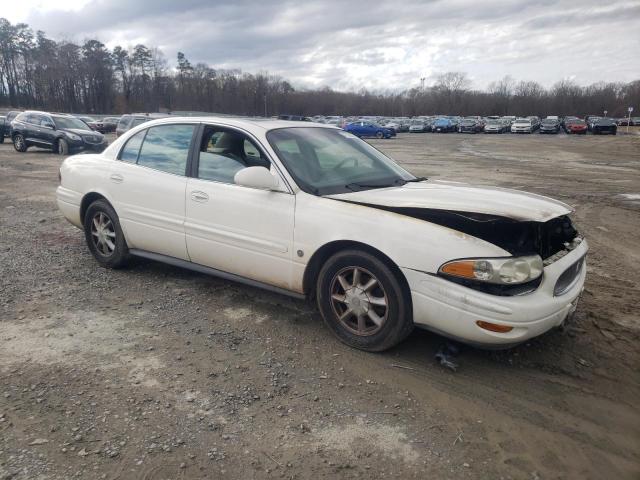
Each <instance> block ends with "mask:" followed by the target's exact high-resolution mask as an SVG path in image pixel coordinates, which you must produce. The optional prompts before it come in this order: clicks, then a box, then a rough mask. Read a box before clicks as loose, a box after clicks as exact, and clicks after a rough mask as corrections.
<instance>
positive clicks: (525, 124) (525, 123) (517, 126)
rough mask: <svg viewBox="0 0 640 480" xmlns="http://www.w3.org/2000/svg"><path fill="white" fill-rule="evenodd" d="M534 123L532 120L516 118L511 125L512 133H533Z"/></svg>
mask: <svg viewBox="0 0 640 480" xmlns="http://www.w3.org/2000/svg"><path fill="white" fill-rule="evenodd" d="M533 131H534V123H533V120H531V119H530V118H516V121H515V122H513V123H512V124H511V133H533Z"/></svg>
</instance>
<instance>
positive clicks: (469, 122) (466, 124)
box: [458, 118, 484, 133]
mask: <svg viewBox="0 0 640 480" xmlns="http://www.w3.org/2000/svg"><path fill="white" fill-rule="evenodd" d="M483 130H484V122H483V121H482V120H478V119H477V118H463V119H462V120H461V121H460V123H459V124H458V132H460V133H480V132H482V131H483Z"/></svg>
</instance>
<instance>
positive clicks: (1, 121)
mask: <svg viewBox="0 0 640 480" xmlns="http://www.w3.org/2000/svg"><path fill="white" fill-rule="evenodd" d="M6 120H7V117H5V116H4V115H0V143H4V125H5V123H6Z"/></svg>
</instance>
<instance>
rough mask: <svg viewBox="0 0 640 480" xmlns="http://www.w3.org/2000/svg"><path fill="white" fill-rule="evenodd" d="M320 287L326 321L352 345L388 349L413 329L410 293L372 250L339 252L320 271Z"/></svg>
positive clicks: (320, 302) (368, 348) (337, 334)
mask: <svg viewBox="0 0 640 480" xmlns="http://www.w3.org/2000/svg"><path fill="white" fill-rule="evenodd" d="M316 288H317V291H316V297H317V300H318V307H319V309H320V313H321V314H322V317H323V319H324V321H325V323H326V324H327V326H328V327H329V328H330V329H331V331H332V332H333V333H334V334H335V335H336V336H337V337H338V338H339V339H340V340H341V341H343V342H344V343H346V344H347V345H349V346H351V347H354V348H358V349H360V350H366V351H371V352H378V351H382V350H386V349H388V348H391V347H393V346H395V345H397V344H398V343H400V342H401V341H402V340H404V339H405V338H406V337H407V335H409V333H410V332H411V330H412V329H413V318H412V313H411V312H412V310H411V300H410V297H409V292H407V291H405V290H406V289H404V288H403V286H402V284H401V283H400V282H399V281H398V278H397V277H396V275H395V274H394V272H393V271H392V270H391V269H390V268H389V267H388V266H387V265H386V264H385V263H384V262H382V261H380V260H379V259H378V258H376V257H375V256H373V255H371V254H369V253H366V252H362V251H359V250H345V251H343V252H338V253H336V254H335V255H333V256H332V257H331V258H329V259H328V260H327V262H326V263H325V264H324V266H323V267H322V269H321V270H320V274H319V275H318V283H317V287H316Z"/></svg>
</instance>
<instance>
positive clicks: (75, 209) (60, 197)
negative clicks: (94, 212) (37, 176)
mask: <svg viewBox="0 0 640 480" xmlns="http://www.w3.org/2000/svg"><path fill="white" fill-rule="evenodd" d="M81 202H82V195H80V194H79V193H78V192H74V191H73V190H69V189H68V188H64V187H63V186H59V187H58V188H57V189H56V203H57V204H58V209H60V211H61V212H62V214H63V215H64V217H65V218H66V219H67V220H68V221H69V222H70V223H71V224H73V225H75V226H76V227H78V228H82V219H81V218H80V203H81Z"/></svg>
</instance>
